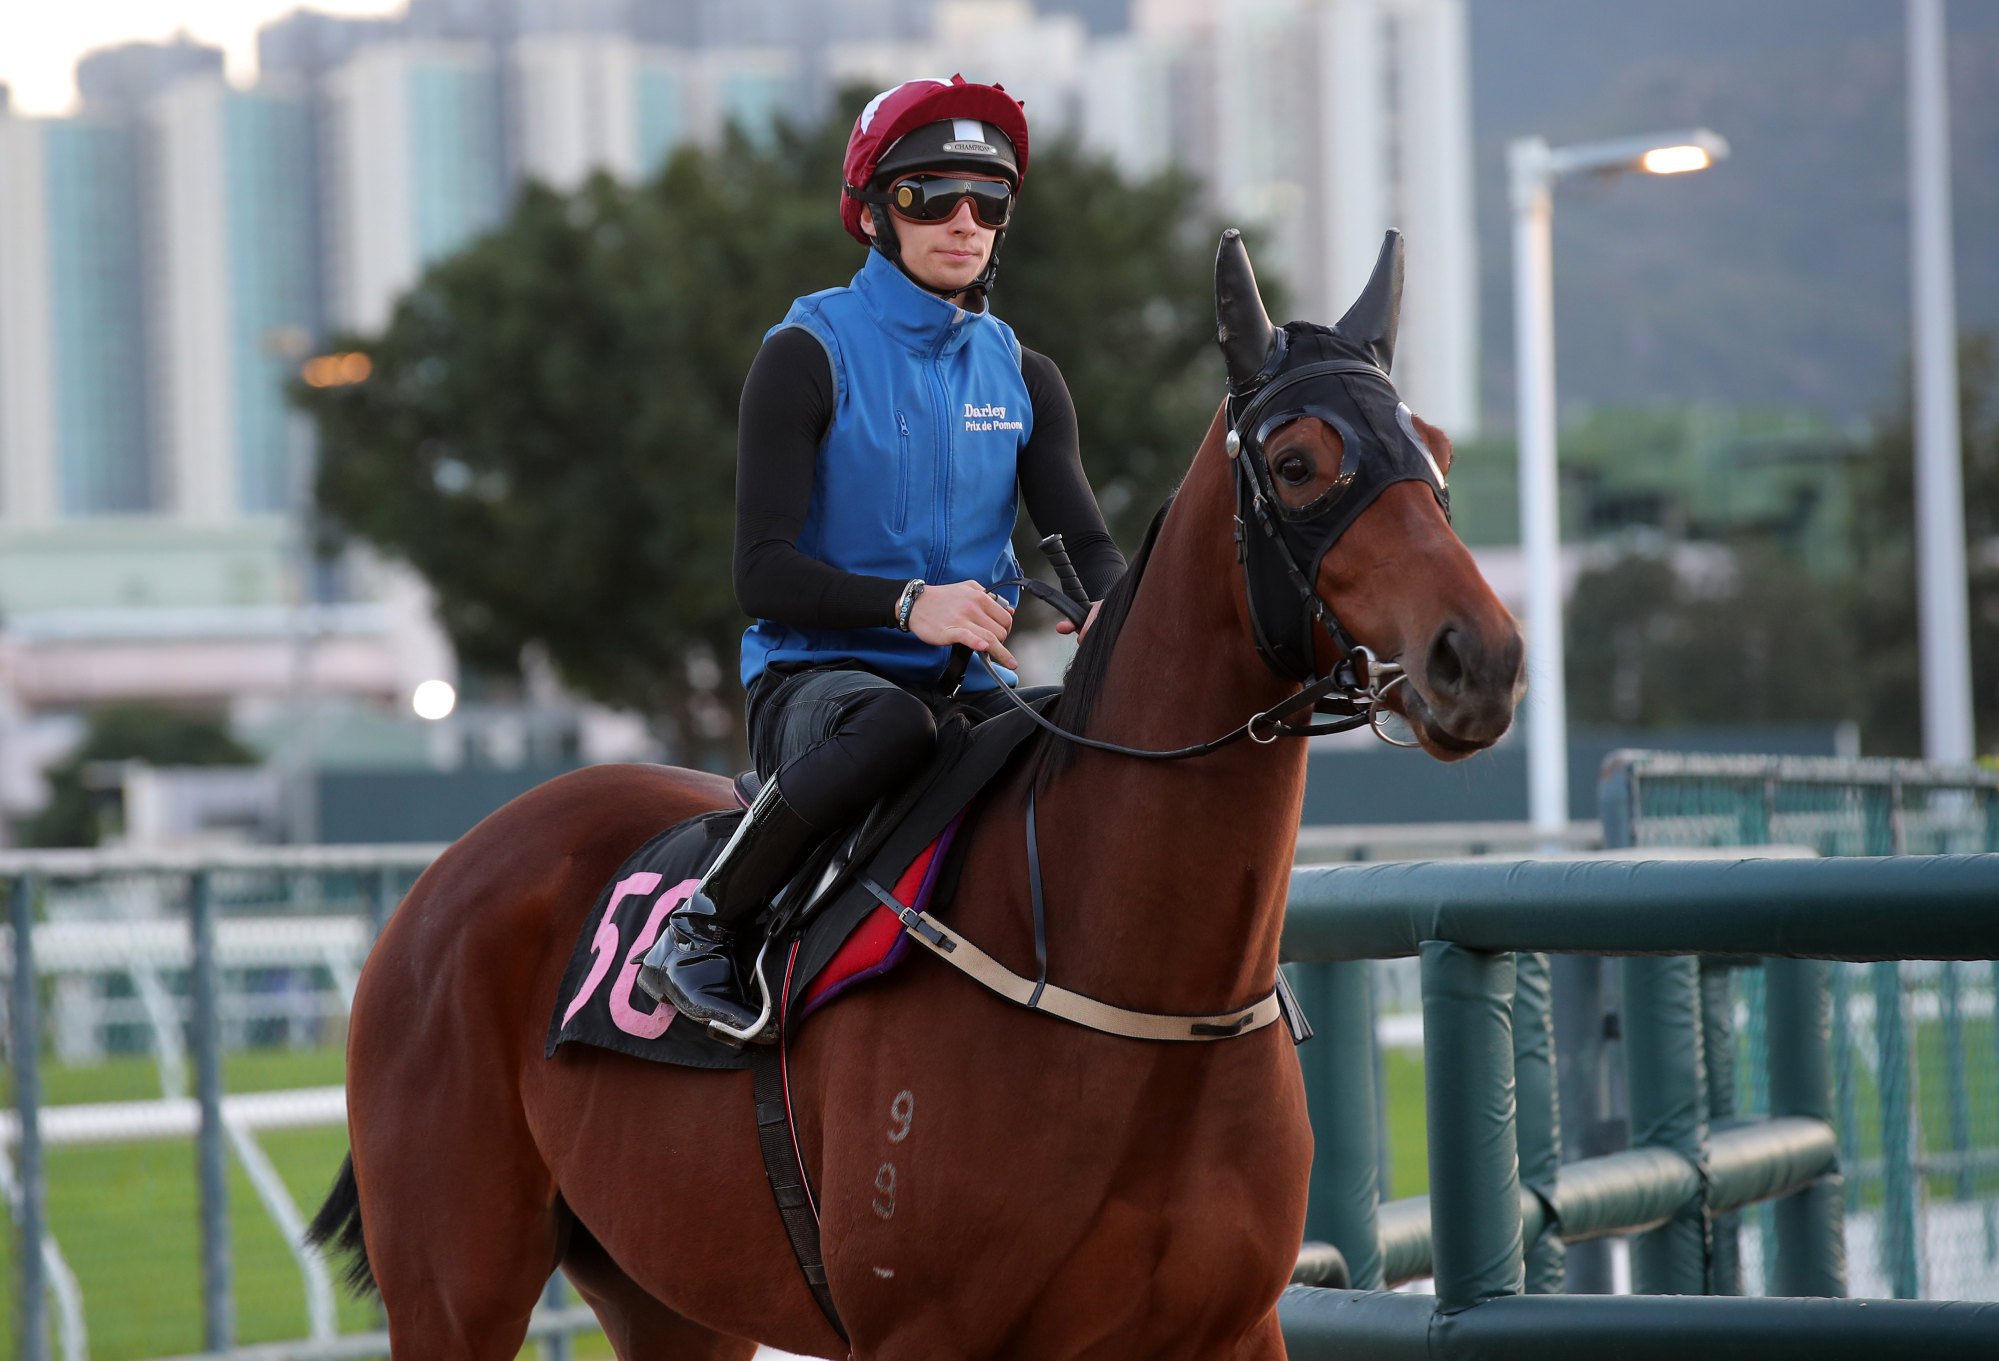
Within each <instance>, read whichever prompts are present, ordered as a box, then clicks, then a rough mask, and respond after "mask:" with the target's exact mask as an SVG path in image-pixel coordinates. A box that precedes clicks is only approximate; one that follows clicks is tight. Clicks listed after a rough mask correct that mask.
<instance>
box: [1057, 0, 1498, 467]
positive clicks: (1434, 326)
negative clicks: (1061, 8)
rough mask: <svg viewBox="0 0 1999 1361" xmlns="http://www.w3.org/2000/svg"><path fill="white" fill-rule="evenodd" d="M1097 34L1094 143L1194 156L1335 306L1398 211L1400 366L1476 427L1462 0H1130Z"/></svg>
mask: <svg viewBox="0 0 1999 1361" xmlns="http://www.w3.org/2000/svg"><path fill="white" fill-rule="evenodd" d="M1131 21H1132V28H1131V31H1130V32H1129V33H1127V34H1124V35H1121V36H1119V37H1116V38H1110V39H1100V40H1098V41H1097V42H1095V43H1093V44H1092V45H1091V54H1090V60H1089V65H1088V74H1087V76H1086V77H1085V78H1084V80H1083V84H1084V90H1083V95H1082V99H1081V105H1080V113H1081V132H1082V134H1083V137H1084V139H1085V141H1086V142H1087V143H1088V144H1090V145H1091V146H1094V147H1096V148H1099V149H1101V150H1103V151H1105V152H1106V153H1108V154H1110V155H1112V156H1113V157H1115V158H1116V159H1117V160H1118V161H1119V163H1120V164H1122V165H1124V166H1125V167H1126V168H1127V169H1130V170H1133V171H1139V172H1149V171H1154V170H1157V169H1160V168H1161V167H1162V166H1164V165H1165V164H1168V163H1172V164H1178V165H1180V166H1183V167H1186V168H1188V169H1191V170H1194V171H1195V172H1197V173H1198V174H1199V175H1200V176H1201V178H1202V180H1203V182H1204V183H1205V185H1206V186H1207V189H1208V193H1209V196H1210V199H1211V201H1212V202H1213V203H1214V204H1215V206H1217V207H1218V208H1219V209H1221V210H1222V211H1223V212H1224V213H1225V214H1228V215H1230V216H1233V217H1236V218H1238V219H1239V220H1241V221H1242V222H1243V224H1244V225H1253V226H1258V227H1262V228H1263V229H1264V230H1265V232H1266V234H1267V235H1266V240H1264V241H1257V240H1254V239H1252V241H1251V249H1252V252H1253V254H1254V255H1255V257H1256V258H1257V259H1259V260H1268V261H1269V262H1270V263H1271V264H1273V265H1275V266H1276V267H1277V268H1279V269H1281V270H1282V272H1283V273H1284V275H1285V277H1286V278H1287V279H1289V280H1290V281H1291V283H1292V285H1293V287H1294V290H1295V292H1296V294H1297V298H1296V302H1297V307H1298V310H1299V312H1300V314H1301V315H1303V316H1307V317H1311V318H1315V319H1324V320H1327V321H1331V320H1335V319H1337V318H1338V317H1339V315H1340V314H1341V312H1342V311H1344V309H1345V308H1346V307H1347V305H1348V304H1349V303H1351V302H1352V300H1353V298H1354V297H1355V296H1356V295H1357V294H1358V292H1359V290H1360V288H1361V286H1362V284H1363V283H1365V282H1366V279H1367V275H1368V271H1369V269H1370V268H1372V266H1373V264H1374V259H1375V255H1376V253H1377V251H1378V250H1379V249H1380V245H1381V236H1382V232H1383V231H1384V230H1386V229H1387V228H1389V227H1398V228H1400V229H1401V230H1402V232H1403V234H1404V236H1405V237H1406V238H1407V241H1408V250H1409V272H1408V278H1407V283H1406V286H1405V290H1404V294H1403V308H1402V336H1403V343H1402V344H1401V345H1400V346H1399V347H1398V350H1397V356H1396V369H1395V377H1396V382H1397V385H1398V387H1399V388H1400V390H1401V391H1402V392H1403V394H1404V395H1405V396H1407V397H1408V399H1409V402H1410V404H1411V405H1412V406H1414V407H1416V408H1417V409H1418V410H1420V411H1422V412H1423V413H1424V414H1425V415H1426V416H1427V417H1428V418H1430V419H1431V420H1434V421H1436V422H1437V423H1439V424H1440V425H1443V426H1444V427H1445V428H1446V429H1449V430H1451V431H1452V432H1454V433H1456V434H1459V435H1463V434H1467V433H1470V432H1471V431H1473V430H1475V429H1476V428H1477V425H1478V414H1479V413H1478V296H1477V294H1478V290H1477V277H1476V276H1477V257H1476V248H1475V242H1474V237H1473V220H1472V184H1471V117H1470V86H1469V80H1470V77H1469V73H1468V71H1467V69H1466V53H1465V15H1464V4H1463V0H1134V3H1133V5H1132V9H1131Z"/></svg>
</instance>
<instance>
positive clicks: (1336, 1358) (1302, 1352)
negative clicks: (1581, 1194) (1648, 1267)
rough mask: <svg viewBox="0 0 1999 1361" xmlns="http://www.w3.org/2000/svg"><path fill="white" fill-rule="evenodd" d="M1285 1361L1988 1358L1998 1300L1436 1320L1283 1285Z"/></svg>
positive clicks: (1669, 1303) (1492, 1303)
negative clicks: (1358, 1360)
mask: <svg viewBox="0 0 1999 1361" xmlns="http://www.w3.org/2000/svg"><path fill="white" fill-rule="evenodd" d="M1277 1314H1278V1318H1279V1319H1280V1320H1281V1321H1282V1323H1283V1327H1284V1343H1285V1347H1286V1350H1287V1351H1288V1352H1289V1353H1290V1356H1291V1361H1353V1358H1356V1357H1366V1358H1367V1359H1368V1361H1452V1359H1453V1358H1464V1361H1516V1358H1517V1361H1567V1359H1568V1358H1576V1361H1582V1359H1583V1358H1588V1359H1589V1361H1596V1359H1597V1358H1602V1357H1614V1358H1616V1361H1686V1358H1689V1357H1695V1358H1698V1361H1884V1358H1901V1357H1922V1358H1923V1359H1924V1361H1991V1358H1992V1357H1993V1356H1995V1355H1999V1304H1980V1303H1967V1302H1965V1301H1961V1300H1953V1301H1935V1300H1837V1299H1812V1300H1797V1299H1742V1298H1730V1297H1726V1296H1705V1297H1702V1296H1678V1297H1672V1298H1664V1297H1660V1296H1656V1295H1655V1296H1646V1295H1512V1296H1505V1297H1502V1298H1499V1299H1494V1300H1488V1301H1486V1302H1485V1303H1483V1304H1480V1305H1477V1306H1475V1307H1473V1308H1470V1309H1464V1310H1461V1311H1459V1312H1457V1313H1455V1314H1445V1313H1443V1312H1442V1311H1441V1310H1439V1309H1438V1308H1437V1307H1436V1301H1435V1300H1434V1299H1433V1298H1432V1297H1430V1296H1428V1295H1399V1294H1395V1293H1393V1292H1391V1291H1355V1290H1316V1289H1312V1288H1310V1287H1306V1286H1293V1287H1292V1288H1290V1289H1289V1290H1286V1291H1285V1292H1284V1295H1283V1298H1282V1299H1280V1300H1279V1301H1278V1305H1277Z"/></svg>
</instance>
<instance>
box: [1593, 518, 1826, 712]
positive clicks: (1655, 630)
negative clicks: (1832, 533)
mask: <svg viewBox="0 0 1999 1361" xmlns="http://www.w3.org/2000/svg"><path fill="white" fill-rule="evenodd" d="M1702 556H1703V557H1704V558H1705V559H1706V566H1707V569H1708V570H1706V571H1705V572H1695V571H1686V570H1682V568H1681V567H1679V566H1676V565H1675V563H1674V561H1673V557H1672V554H1671V553H1670V552H1665V551H1660V550H1659V549H1658V548H1656V547H1653V548H1649V549H1640V550H1638V551H1632V552H1627V553H1624V554H1622V555H1620V556H1618V557H1617V558H1615V559H1613V560H1612V561H1611V562H1609V563H1608V564H1606V565H1605V566H1603V567H1599V568H1596V569H1593V570H1591V571H1587V572H1585V573H1583V574H1582V576H1581V577H1579V578H1578V579H1577V582H1576V589H1575V593H1574V595H1573V596H1571V597H1570V600H1569V607H1568V615H1569V622H1568V634H1567V636H1568V638H1569V639H1570V640H1571V641H1570V644H1569V648H1568V653H1567V672H1568V694H1569V702H1570V707H1571V709H1572V711H1573V713H1574V715H1575V717H1576V718H1577V719H1578V720H1580V721H1582V722H1586V723H1614V724H1618V725H1621V726H1636V727H1655V728H1656V727H1673V726H1676V725H1682V724H1696V723H1715V724H1727V723H1795V722H1828V723H1829V722H1836V721H1838V720H1841V719H1844V718H1847V717H1850V716H1851V714H1852V711H1853V707H1854V687H1853V684H1852V672H1851V669H1850V667H1848V666H1844V665H1842V663H1843V662H1846V661H1847V660H1848V659H1849V658H1850V657H1851V655H1852V650H1851V648H1850V647H1849V646H1848V644H1847V643H1846V641H1845V639H1844V638H1843V636H1842V625H1843V623H1844V621H1845V619H1846V617H1847V616H1848V614H1849V611H1848V609H1847V604H1848V600H1847V597H1846V595H1845V593H1844V592H1843V591H1841V590H1839V589H1837V588H1831V589H1829V588H1828V587H1827V585H1826V583H1824V582H1822V581H1820V580H1818V579H1817V578H1815V577H1813V576H1811V575H1810V574H1809V573H1808V572H1806V571H1805V570H1804V569H1803V568H1802V567H1800V566H1799V565H1798V564H1797V563H1795V562H1794V561H1792V560H1791V559H1789V558H1787V557H1785V556H1783V555H1782V554H1779V553H1776V552H1773V551H1771V550H1770V549H1769V547H1768V546H1767V545H1759V544H1754V543H1751V544H1745V545H1742V546H1740V547H1738V548H1736V549H1735V550H1734V551H1733V552H1729V551H1728V550H1725V549H1721V548H1719V547H1716V546H1709V548H1708V551H1707V552H1706V553H1705V554H1703V555H1702ZM1717 568H1718V569H1719V570H1717Z"/></svg>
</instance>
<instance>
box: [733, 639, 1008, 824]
mask: <svg viewBox="0 0 1999 1361" xmlns="http://www.w3.org/2000/svg"><path fill="white" fill-rule="evenodd" d="M748 698H749V728H750V756H751V758H752V759H753V760H754V761H755V762H756V766H757V773H758V774H759V775H762V776H763V777H764V778H765V779H766V780H771V779H775V780H777V782H778V785H779V787H780V788H781V789H783V790H784V799H785V802H786V803H788V804H790V805H791V807H792V809H793V810H794V811H796V812H797V813H798V815H799V816H800V817H802V818H804V819H805V820H806V821H808V822H810V823H812V824H813V825H814V826H815V827H818V828H821V829H822V830H826V831H831V830H832V829H834V828H836V827H841V826H844V825H846V824H847V823H849V822H852V821H853V820H854V819H856V818H858V817H860V815H861V814H862V813H864V812H866V811H867V808H868V806H869V805H870V804H872V803H873V802H874V801H875V800H876V799H878V798H880V797H881V796H882V795H883V794H886V793H887V792H888V791H890V790H891V789H893V788H895V787H896V786H897V785H898V784H900V783H902V782H903V781H905V780H908V779H911V778H912V777H914V776H915V775H916V774H917V772H919V771H921V770H922V769H923V767H924V765H925V764H926V763H927V762H928V761H929V760H930V756H931V753H932V752H933V751H935V750H936V747H937V715H938V713H939V712H941V711H943V710H945V709H946V708H947V707H949V706H951V705H957V706H960V707H963V708H968V709H970V710H972V711H973V714H974V716H975V717H978V718H984V717H989V716H991V715H992V714H994V713H997V712H999V711H1000V710H1001V709H1004V708H1007V707H1008V702H1007V699H1006V696H1004V695H1002V694H1000V693H999V692H998V691H997V690H986V691H981V692H978V693H976V694H960V695H959V696H958V697H957V698H956V699H951V700H947V699H945V698H944V697H943V696H942V695H939V694H935V693H928V692H919V691H914V690H905V689H903V688H902V687H901V686H900V685H897V684H896V683H895V682H894V681H891V680H886V679H884V678H883V677H881V676H877V675H875V674H874V673H873V672H870V671H862V670H859V669H857V668H843V667H815V668H811V669H806V670H796V671H788V672H787V671H780V670H776V669H773V670H771V671H766V672H765V673H764V674H763V675H762V676H759V677H758V678H757V681H756V683H755V684H754V685H752V686H751V687H750V693H749V697H748Z"/></svg>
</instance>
